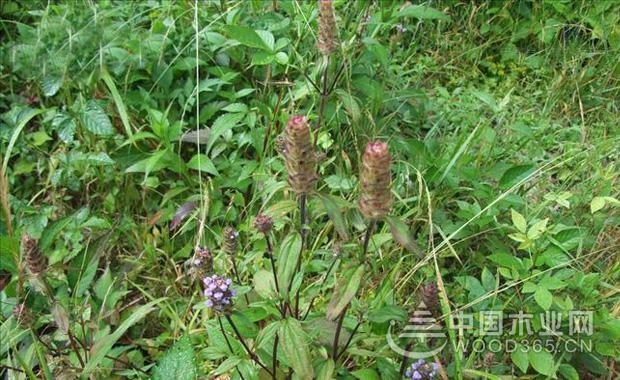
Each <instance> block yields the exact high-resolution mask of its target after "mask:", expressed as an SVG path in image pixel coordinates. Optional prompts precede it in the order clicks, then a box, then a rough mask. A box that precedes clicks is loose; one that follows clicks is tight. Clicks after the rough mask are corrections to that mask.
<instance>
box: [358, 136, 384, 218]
mask: <svg viewBox="0 0 620 380" xmlns="http://www.w3.org/2000/svg"><path fill="white" fill-rule="evenodd" d="M391 160H392V158H391V157H390V152H389V151H388V145H387V144H386V143H384V142H381V141H375V142H371V143H368V145H366V151H365V152H364V156H363V157H362V175H361V181H360V182H361V195H360V200H359V207H360V210H361V211H362V214H363V215H364V217H366V218H367V219H370V220H376V219H381V218H383V217H384V216H386V215H387V214H388V213H389V212H390V207H391V206H392V195H391V193H390V179H391V175H390V162H391Z"/></svg>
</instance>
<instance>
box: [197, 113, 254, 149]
mask: <svg viewBox="0 0 620 380" xmlns="http://www.w3.org/2000/svg"><path fill="white" fill-rule="evenodd" d="M244 117H245V115H244V114H242V113H238V112H237V113H226V114H224V115H222V116H220V117H218V118H217V119H215V122H213V125H212V126H211V130H210V131H209V140H208V141H207V148H206V151H205V154H209V152H210V151H211V148H212V147H213V145H214V144H215V142H216V141H217V139H218V138H220V136H222V135H223V134H224V132H226V131H229V130H231V129H232V128H234V127H236V126H237V124H238V123H239V122H240V121H241V119H243V118H244Z"/></svg>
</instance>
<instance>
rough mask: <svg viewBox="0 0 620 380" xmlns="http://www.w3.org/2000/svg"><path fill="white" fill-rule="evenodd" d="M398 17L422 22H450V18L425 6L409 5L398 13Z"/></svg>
mask: <svg viewBox="0 0 620 380" xmlns="http://www.w3.org/2000/svg"><path fill="white" fill-rule="evenodd" d="M396 17H413V18H417V19H420V20H442V21H450V16H448V15H446V14H445V13H443V12H441V11H438V10H437V9H435V8H431V7H427V6H425V5H409V6H407V7H404V8H402V9H401V10H400V11H398V13H397V14H396Z"/></svg>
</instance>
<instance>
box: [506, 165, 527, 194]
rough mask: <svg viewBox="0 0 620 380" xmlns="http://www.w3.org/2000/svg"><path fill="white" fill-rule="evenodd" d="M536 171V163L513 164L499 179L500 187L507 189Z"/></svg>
mask: <svg viewBox="0 0 620 380" xmlns="http://www.w3.org/2000/svg"><path fill="white" fill-rule="evenodd" d="M534 171H536V167H535V166H534V165H519V166H513V167H511V168H510V169H508V170H506V171H505V172H504V174H503V175H502V178H500V180H499V187H500V188H501V189H502V190H507V189H509V188H511V187H513V186H515V185H516V184H518V183H519V182H521V181H523V180H525V179H526V178H528V177H529V176H530V175H531V174H532V173H534Z"/></svg>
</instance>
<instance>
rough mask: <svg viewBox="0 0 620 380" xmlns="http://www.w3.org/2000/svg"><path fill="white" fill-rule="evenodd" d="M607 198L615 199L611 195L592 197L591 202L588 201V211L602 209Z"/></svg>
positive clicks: (592, 211) (593, 211)
mask: <svg viewBox="0 0 620 380" xmlns="http://www.w3.org/2000/svg"><path fill="white" fill-rule="evenodd" d="M609 198H611V199H612V200H615V199H614V198H612V197H594V198H592V202H590V213H592V214H594V213H595V212H597V211H600V210H602V209H603V207H605V205H606V204H607V201H608V200H609Z"/></svg>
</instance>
